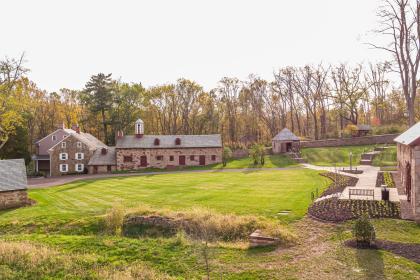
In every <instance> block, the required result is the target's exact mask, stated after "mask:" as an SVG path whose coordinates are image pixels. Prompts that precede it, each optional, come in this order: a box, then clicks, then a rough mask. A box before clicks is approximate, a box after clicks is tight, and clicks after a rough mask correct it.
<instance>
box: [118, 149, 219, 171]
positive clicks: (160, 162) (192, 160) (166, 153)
mask: <svg viewBox="0 0 420 280" xmlns="http://www.w3.org/2000/svg"><path fill="white" fill-rule="evenodd" d="M116 154H117V170H136V169H142V168H149V167H154V168H167V167H175V166H180V164H179V163H180V162H179V161H180V156H185V166H199V165H200V156H204V157H205V165H209V164H214V163H220V162H222V148H179V149H120V148H118V149H116ZM141 156H146V157H147V165H146V166H141ZM212 156H215V159H214V160H213V159H212ZM124 157H131V158H132V161H131V162H124ZM160 157H162V158H160ZM171 157H172V160H171Z"/></svg>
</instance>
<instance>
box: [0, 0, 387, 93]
mask: <svg viewBox="0 0 420 280" xmlns="http://www.w3.org/2000/svg"><path fill="white" fill-rule="evenodd" d="M378 5H379V2H378V1H377V0H351V1H350V0H318V1H315V0H305V1H304V0H301V1H296V0H293V1H292V0H273V1H268V0H258V1H257V0H254V1H245V0H237V1H235V0H224V1H222V0H206V1H204V0H167V1H164V0H153V1H151V0H150V1H140V0H138V1H134V0H132V1H129V0H119V1H116V0H115V1H104V0H83V1H82V0H72V1H60V0H49V1H47V0H38V1H33V0H28V1H20V0H13V1H12V0H1V15H0V24H1V26H2V35H1V43H0V57H4V56H6V55H7V56H10V57H16V56H18V55H19V54H20V53H21V52H23V51H24V52H25V53H26V58H27V64H26V65H27V67H29V68H30V69H31V72H30V74H29V76H30V78H31V79H32V80H33V81H35V82H36V83H37V84H38V86H39V87H41V88H43V89H46V90H49V91H54V90H58V89H60V88H63V87H67V88H75V89H81V88H82V87H83V86H84V84H85V83H86V81H87V80H88V79H89V77H90V75H92V74H96V73H98V72H104V73H112V74H113V77H114V78H120V77H121V78H122V80H123V81H126V82H142V83H143V85H145V86H151V85H156V84H161V83H166V82H174V81H176V79H178V78H180V77H185V78H189V79H192V80H195V81H197V82H198V83H200V84H202V85H204V86H205V88H206V89H209V88H212V87H215V86H216V85H217V81H219V80H220V78H222V77H224V76H236V77H238V78H240V79H245V78H246V77H247V76H248V75H249V74H250V73H254V74H257V75H259V76H261V77H263V78H266V79H271V77H272V73H273V71H274V70H275V69H278V68H279V67H283V66H287V65H294V66H301V65H304V64H306V63H319V62H324V63H338V62H350V63H355V62H360V61H365V62H367V61H376V60H384V59H386V58H388V57H387V55H386V54H385V53H382V52H380V51H377V50H370V49H369V47H368V46H366V45H365V44H363V43H364V42H367V41H369V40H370V37H371V36H372V34H371V33H370V31H371V30H372V29H374V28H375V26H376V25H377V18H376V10H377V8H378Z"/></svg>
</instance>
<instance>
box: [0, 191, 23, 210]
mask: <svg viewBox="0 0 420 280" xmlns="http://www.w3.org/2000/svg"><path fill="white" fill-rule="evenodd" d="M28 202H29V200H28V194H27V192H26V190H19V191H7V192H0V210H3V209H9V208H16V207H21V206H24V205H26V204H28Z"/></svg>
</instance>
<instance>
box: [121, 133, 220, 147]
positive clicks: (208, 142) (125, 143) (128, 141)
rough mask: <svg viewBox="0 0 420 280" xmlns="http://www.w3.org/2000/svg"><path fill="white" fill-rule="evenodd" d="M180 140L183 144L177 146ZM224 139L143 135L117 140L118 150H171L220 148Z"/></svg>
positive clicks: (213, 135)
mask: <svg viewBox="0 0 420 280" xmlns="http://www.w3.org/2000/svg"><path fill="white" fill-rule="evenodd" d="M177 138H179V139H180V140H181V143H180V144H179V145H176V144H175V140H176V139H177ZM155 139H159V145H155ZM220 147H222V138H221V136H220V134H211V135H143V136H142V137H141V138H137V137H136V136H135V135H127V136H124V137H123V138H120V139H117V145H116V148H117V149H118V148H122V149H124V148H125V149H130V148H139V149H171V148H220Z"/></svg>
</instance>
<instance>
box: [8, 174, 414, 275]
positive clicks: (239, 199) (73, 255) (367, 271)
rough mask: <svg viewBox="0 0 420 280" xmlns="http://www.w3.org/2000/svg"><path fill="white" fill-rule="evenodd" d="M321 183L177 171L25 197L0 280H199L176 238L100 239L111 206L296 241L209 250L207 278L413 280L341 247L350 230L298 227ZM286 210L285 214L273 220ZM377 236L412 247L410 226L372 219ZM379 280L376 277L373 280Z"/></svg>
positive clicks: (389, 258)
mask: <svg viewBox="0 0 420 280" xmlns="http://www.w3.org/2000/svg"><path fill="white" fill-rule="evenodd" d="M328 183H329V180H328V179H327V178H325V177H322V176H320V175H319V174H318V173H317V172H316V171H313V170H309V169H300V168H299V169H290V170H281V171H275V170H265V171H244V172H218V170H215V171H214V172H211V173H194V172H192V173H182V174H180V173H178V174H158V175H151V176H149V175H144V176H135V177H134V176H133V177H118V178H109V179H101V180H96V181H95V180H85V181H78V182H74V183H71V184H66V185H63V186H58V187H52V188H47V189H37V190H30V191H29V195H30V197H31V198H32V199H35V200H36V201H37V204H36V205H34V206H32V207H26V208H20V209H15V210H10V211H2V212H0V233H1V235H0V279H19V280H21V279H203V277H205V274H206V271H205V267H206V266H205V263H204V258H203V249H202V248H203V245H202V244H201V243H199V242H197V241H194V240H190V239H186V238H185V237H183V236H182V235H180V236H175V237H174V236H172V237H141V238H128V237H122V236H109V235H105V234H104V233H103V232H102V231H101V230H99V229H100V228H99V227H98V223H99V222H100V221H101V215H103V214H104V213H105V211H106V210H107V209H108V208H110V207H111V206H112V205H114V204H115V203H122V204H123V205H125V206H127V207H136V206H139V205H146V206H150V207H152V208H154V209H161V208H164V209H168V210H183V209H189V208H191V207H194V206H201V207H209V208H211V209H213V210H214V211H216V212H220V213H234V214H238V215H242V214H247V215H255V216H257V217H259V216H261V217H265V218H268V219H270V220H271V221H278V222H279V226H280V227H286V228H287V229H289V230H291V231H293V232H294V233H295V234H296V235H297V238H298V242H296V244H295V245H293V246H292V247H285V248H281V249H279V250H272V248H264V249H248V248H247V246H246V244H244V243H224V242H219V243H214V244H211V246H210V249H209V264H210V270H211V272H210V274H211V279H220V278H221V279H237V280H239V279H313V277H314V275H316V277H317V278H319V279H327V280H329V279H331V280H332V279H334V280H337V279H382V278H387V279H401V280H408V279H413V280H414V279H419V277H420V265H419V264H416V263H414V262H412V261H409V260H407V259H405V258H402V257H399V256H396V255H394V254H392V253H388V252H383V251H374V250H355V249H350V248H347V247H345V246H344V245H343V244H342V243H341V242H342V240H343V238H344V239H347V238H350V237H351V225H352V222H348V223H344V224H340V225H331V224H326V223H318V222H315V221H312V220H310V219H306V218H304V219H302V217H303V215H304V214H305V213H306V209H307V206H308V204H309V203H310V192H311V191H314V190H315V189H316V188H319V191H321V190H322V189H323V188H325V186H326V185H327V184H328ZM281 210H291V211H292V212H291V214H290V215H289V216H279V215H276V214H277V213H278V212H279V211H281ZM374 225H375V228H376V231H377V236H378V238H382V239H389V240H393V241H400V242H414V243H420V226H419V225H416V224H414V223H413V222H407V221H398V220H376V221H374ZM377 277H379V278H377Z"/></svg>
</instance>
